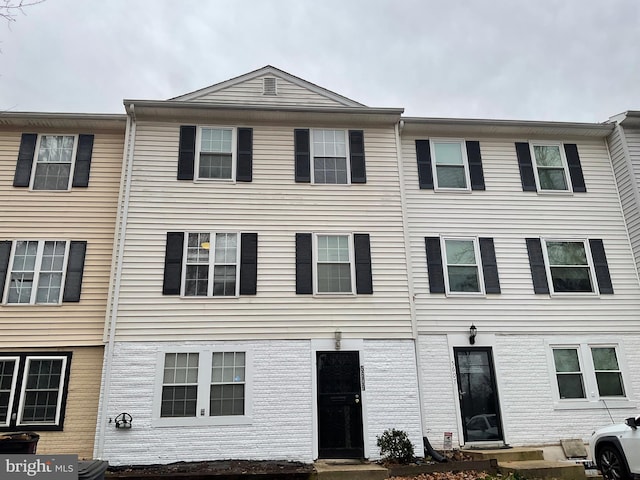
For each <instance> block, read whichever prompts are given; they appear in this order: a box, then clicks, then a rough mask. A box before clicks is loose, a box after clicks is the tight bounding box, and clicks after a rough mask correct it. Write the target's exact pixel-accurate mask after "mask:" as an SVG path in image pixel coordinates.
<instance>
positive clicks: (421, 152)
mask: <svg viewBox="0 0 640 480" xmlns="http://www.w3.org/2000/svg"><path fill="white" fill-rule="evenodd" d="M416 158H417V159H418V184H419V186H420V188H421V189H422V190H433V170H431V147H430V146H429V140H416Z"/></svg>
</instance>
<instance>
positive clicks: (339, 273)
mask: <svg viewBox="0 0 640 480" xmlns="http://www.w3.org/2000/svg"><path fill="white" fill-rule="evenodd" d="M318 292H322V293H329V292H334V293H348V292H351V266H350V264H348V263H346V264H344V263H318Z"/></svg>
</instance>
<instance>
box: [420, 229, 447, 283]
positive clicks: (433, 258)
mask: <svg viewBox="0 0 640 480" xmlns="http://www.w3.org/2000/svg"><path fill="white" fill-rule="evenodd" d="M424 242H425V246H426V248H427V271H428V273H429V291H430V292H431V293H445V289H444V270H443V269H442V253H441V250H440V238H439V237H425V239H424Z"/></svg>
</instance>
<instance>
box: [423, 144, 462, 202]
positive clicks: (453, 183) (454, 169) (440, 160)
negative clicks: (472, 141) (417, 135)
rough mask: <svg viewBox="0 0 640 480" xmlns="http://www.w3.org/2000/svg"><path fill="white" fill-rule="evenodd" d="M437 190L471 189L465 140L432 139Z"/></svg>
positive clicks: (433, 166) (434, 176)
mask: <svg viewBox="0 0 640 480" xmlns="http://www.w3.org/2000/svg"><path fill="white" fill-rule="evenodd" d="M429 142H430V144H431V156H432V157H433V161H432V162H431V163H432V168H433V180H434V187H435V189H436V190H469V191H470V190H471V179H470V178H469V160H468V158H467V149H466V146H465V142H464V140H459V139H438V138H435V139H430V140H429Z"/></svg>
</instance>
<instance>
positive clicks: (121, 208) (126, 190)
mask: <svg viewBox="0 0 640 480" xmlns="http://www.w3.org/2000/svg"><path fill="white" fill-rule="evenodd" d="M128 110H129V111H128V113H129V115H128V117H127V128H126V131H125V149H124V153H123V157H122V161H123V168H124V167H125V166H126V170H127V172H126V175H122V179H121V181H120V195H121V196H122V195H124V198H120V199H118V216H117V220H116V225H117V226H118V227H117V228H118V230H117V231H118V239H117V242H116V241H114V242H113V245H114V247H113V252H114V255H113V261H112V264H111V269H112V270H111V271H112V274H113V272H114V271H115V281H112V282H109V299H110V302H109V304H110V310H109V311H108V312H107V318H106V321H107V323H108V325H109V336H108V339H107V344H106V346H105V351H104V372H103V375H104V382H103V384H102V394H101V395H100V398H101V405H100V411H99V412H98V421H97V429H96V430H97V433H98V438H97V444H96V446H95V447H94V455H93V456H94V458H97V459H101V460H102V459H103V455H104V443H105V429H106V428H107V416H108V410H109V390H110V389H111V370H112V366H113V347H114V344H115V339H116V323H117V318H118V306H119V299H120V283H121V281H122V264H123V257H124V243H125V238H126V232H127V218H128V216H129V198H130V196H131V175H132V171H133V152H134V149H135V148H134V147H135V138H136V114H135V110H134V107H133V105H129V109H128ZM116 259H117V260H116ZM116 262H117V263H116ZM114 263H115V265H114ZM114 267H115V268H114ZM105 334H106V325H105Z"/></svg>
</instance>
